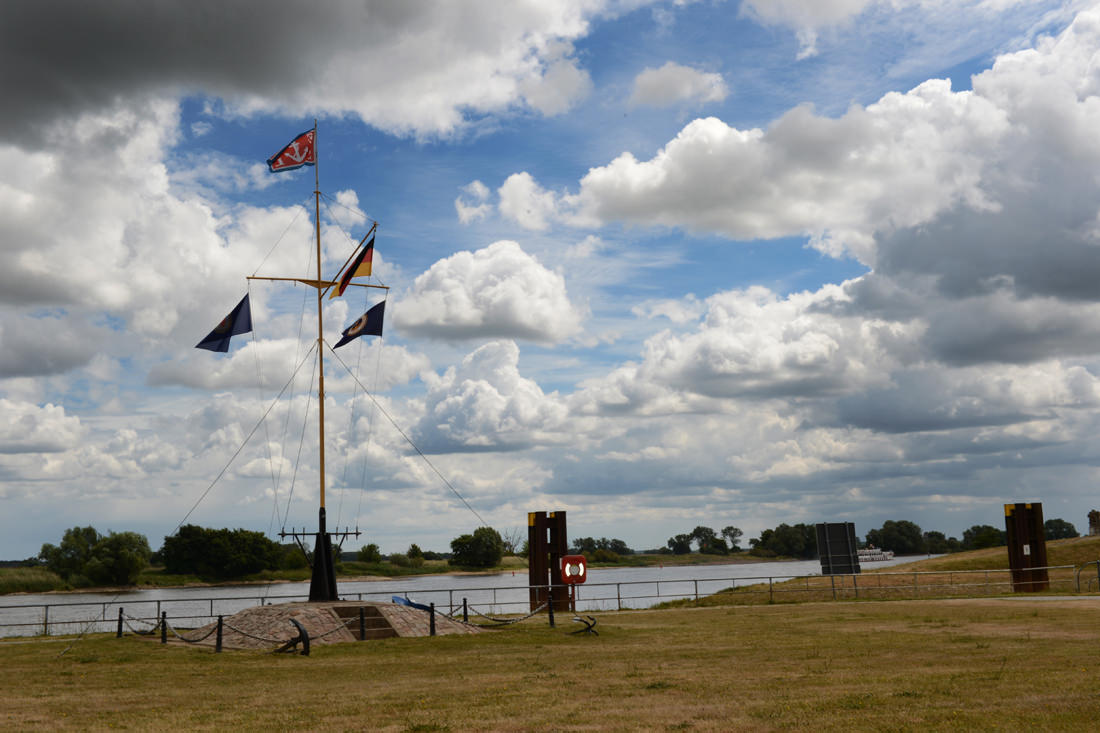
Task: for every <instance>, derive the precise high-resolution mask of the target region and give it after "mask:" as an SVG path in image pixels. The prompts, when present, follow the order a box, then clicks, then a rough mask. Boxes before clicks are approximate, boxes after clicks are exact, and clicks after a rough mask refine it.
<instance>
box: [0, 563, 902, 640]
mask: <svg viewBox="0 0 1100 733" xmlns="http://www.w3.org/2000/svg"><path fill="white" fill-rule="evenodd" d="M914 559H919V558H914V557H902V558H894V559H893V560H887V561H880V562H874V563H865V564H864V565H865V567H866V568H867V569H871V568H882V567H887V566H891V565H896V564H899V563H905V562H910V561H912V560H914ZM820 574H821V564H820V562H819V561H817V560H798V561H786V562H759V563H729V564H715V565H668V566H653V567H633V568H589V569H588V579H587V582H586V583H585V584H584V585H581V586H578V587H577V610H578V611H587V612H595V611H606V610H615V609H619V608H647V607H649V606H652V605H654V604H656V603H659V602H661V601H669V600H674V599H678V598H695V597H700V596H705V595H710V594H711V593H715V592H717V591H719V590H723V589H725V588H730V587H732V586H740V585H748V584H753V583H768V582H770V581H774V582H779V581H782V580H787V579H789V578H792V577H802V576H808V575H820ZM338 592H339V594H340V597H341V598H343V599H345V600H372V601H388V600H390V598H391V597H392V596H395V595H399V596H405V597H407V598H410V599H412V600H414V601H417V602H419V603H424V604H428V603H435V605H436V608H437V609H438V610H439V611H441V612H442V613H452V612H454V613H461V609H462V604H463V599H465V600H466V603H467V607H468V609H469V612H470V615H471V617H472V618H471V620H476V618H477V614H479V613H480V614H484V615H493V614H501V613H512V614H515V613H522V612H526V610H527V609H528V606H529V601H528V598H529V591H528V582H527V572H526V571H516V572H503V573H488V574H474V575H420V576H411V577H405V578H385V579H377V580H375V579H371V580H341V581H339V583H338ZM308 595H309V583H308V582H307V581H303V582H298V583H267V584H249V585H228V586H227V585H222V586H201V587H194V586H192V587H185V588H142V589H139V590H132V591H121V592H117V593H104V592H73V593H26V594H22V593H20V594H12V595H7V596H3V597H0V636H30V635H34V634H40V633H42V630H43V627H44V626H45V625H46V624H47V623H48V624H49V625H50V633H51V634H65V633H70V634H71V633H81V632H91V631H109V630H113V629H114V628H116V626H117V623H118V616H119V608H122V609H123V613H124V615H125V616H126V617H127V621H128V622H129V623H130V626H131V627H132V628H134V629H144V628H149V627H151V626H152V623H153V619H156V618H159V616H160V614H161V613H162V612H166V613H167V614H168V617H169V620H170V623H172V625H173V626H181V627H182V626H186V627H192V626H199V625H202V624H205V623H208V622H209V621H211V620H212V619H214V618H216V617H217V616H218V615H225V616H228V615H231V614H233V613H236V612H237V611H241V610H243V609H245V608H250V607H252V606H256V605H261V604H268V603H286V602H289V601H301V600H306V598H307V597H308ZM136 619H142V621H140V622H139V621H137V620H136Z"/></svg>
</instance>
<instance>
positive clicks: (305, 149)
mask: <svg viewBox="0 0 1100 733" xmlns="http://www.w3.org/2000/svg"><path fill="white" fill-rule="evenodd" d="M314 132H315V131H314V130H306V131H305V132H303V133H302V134H301V135H299V136H298V137H296V138H294V139H293V140H291V141H290V142H289V143H287V145H286V147H284V148H283V149H282V150H280V151H279V152H277V153H275V155H272V156H271V157H270V158H268V159H267V167H268V169H269V170H271V172H272V173H274V172H277V171H290V170H294V169H295V168H301V167H302V166H303V165H314V164H316V163H317V149H316V146H315V145H314Z"/></svg>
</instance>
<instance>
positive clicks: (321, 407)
mask: <svg viewBox="0 0 1100 733" xmlns="http://www.w3.org/2000/svg"><path fill="white" fill-rule="evenodd" d="M320 165H321V156H320V154H319V152H318V149H317V120H313V212H314V214H313V223H314V224H313V225H314V228H315V230H316V233H317V280H318V281H319V280H320V279H321V173H320V171H319V170H318V168H320ZM323 292H324V291H323V289H322V288H320V287H318V288H317V409H318V413H317V414H318V418H317V422H318V425H319V429H318V432H319V436H320V437H319V443H318V450H320V455H319V458H320V468H321V516H322V517H324V511H325V350H324V338H325V332H324V322H323V320H322V317H321V312H322V311H323V310H324V308H323V305H324V301H323V300H322V296H323ZM322 531H323V529H322Z"/></svg>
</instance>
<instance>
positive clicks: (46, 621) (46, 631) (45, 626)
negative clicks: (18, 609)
mask: <svg viewBox="0 0 1100 733" xmlns="http://www.w3.org/2000/svg"><path fill="white" fill-rule="evenodd" d="M42 608H43V610H44V613H43V615H42V635H43V636H49V635H50V607H49V606H48V605H47V606H42Z"/></svg>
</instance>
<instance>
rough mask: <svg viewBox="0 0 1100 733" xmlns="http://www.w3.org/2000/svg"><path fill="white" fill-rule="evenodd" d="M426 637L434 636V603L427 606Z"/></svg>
mask: <svg viewBox="0 0 1100 733" xmlns="http://www.w3.org/2000/svg"><path fill="white" fill-rule="evenodd" d="M428 609H429V610H428V636H435V601H432V602H431V603H430V604H428Z"/></svg>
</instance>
